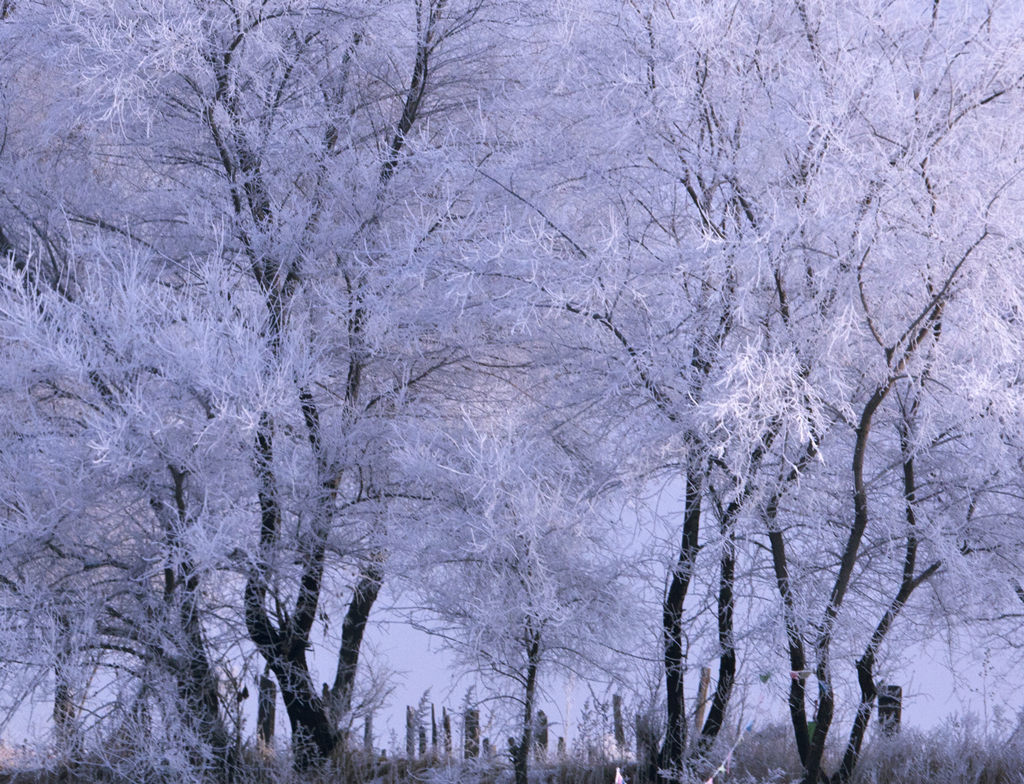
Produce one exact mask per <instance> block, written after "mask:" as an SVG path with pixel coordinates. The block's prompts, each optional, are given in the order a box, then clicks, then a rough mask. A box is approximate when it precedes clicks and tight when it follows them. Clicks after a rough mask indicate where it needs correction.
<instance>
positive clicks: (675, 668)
mask: <svg viewBox="0 0 1024 784" xmlns="http://www.w3.org/2000/svg"><path fill="white" fill-rule="evenodd" d="M702 491H703V472H702V470H701V466H700V465H699V464H698V463H697V461H695V460H693V459H692V458H691V460H690V462H689V465H688V466H687V472H686V501H685V509H684V516H683V535H682V542H681V544H680V548H679V558H678V560H677V562H676V565H675V567H674V568H673V570H672V579H671V582H670V584H669V589H668V593H667V594H666V595H665V600H664V604H663V605H662V641H663V646H664V666H665V691H666V697H667V703H666V718H667V722H666V729H665V742H664V745H663V746H662V748H661V760H660V764H661V767H662V768H663V769H665V770H666V771H679V770H681V769H682V767H683V761H684V759H683V758H684V755H685V753H686V701H685V696H686V695H685V690H684V684H683V676H684V675H685V673H686V661H685V653H684V649H683V602H684V601H685V599H686V593H687V591H688V590H689V587H690V578H691V577H692V576H693V569H694V563H695V562H696V560H697V551H698V548H699V545H698V535H699V533H700V513H701V501H702V495H703V493H702Z"/></svg>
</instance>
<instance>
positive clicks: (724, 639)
mask: <svg viewBox="0 0 1024 784" xmlns="http://www.w3.org/2000/svg"><path fill="white" fill-rule="evenodd" d="M738 514H739V505H738V504H736V503H734V504H730V505H729V507H728V509H727V510H726V513H725V514H724V515H723V516H722V537H723V543H722V559H721V564H720V572H719V580H718V650H719V659H718V681H717V682H716V684H715V694H714V696H713V697H712V698H711V707H710V708H709V710H708V717H707V720H706V721H705V722H704V727H703V728H702V729H701V731H700V740H699V742H698V746H697V753H698V754H701V755H703V754H706V753H707V752H709V751H710V750H711V747H712V746H713V745H714V743H715V740H716V739H717V738H718V733H719V732H720V731H721V729H722V726H723V724H724V723H725V711H726V709H727V708H728V707H729V699H730V697H731V696H732V687H733V684H734V683H735V681H736V641H735V637H734V633H733V614H734V608H735V583H736V531H735V525H734V523H735V519H736V516H737V515H738Z"/></svg>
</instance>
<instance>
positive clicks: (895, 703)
mask: <svg viewBox="0 0 1024 784" xmlns="http://www.w3.org/2000/svg"><path fill="white" fill-rule="evenodd" d="M902 719H903V688H902V687H901V686H889V685H885V686H881V687H880V688H879V689H878V723H879V724H880V725H881V727H882V732H883V733H885V734H886V735H889V736H892V735H895V734H896V733H897V732H899V731H900V722H901V721H902Z"/></svg>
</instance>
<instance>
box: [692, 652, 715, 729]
mask: <svg viewBox="0 0 1024 784" xmlns="http://www.w3.org/2000/svg"><path fill="white" fill-rule="evenodd" d="M710 685H711V668H710V667H701V668H700V687H699V688H698V689H697V711H696V713H695V714H694V717H693V728H694V730H696V732H697V734H700V731H701V729H703V727H704V711H705V710H707V707H708V687H709V686H710Z"/></svg>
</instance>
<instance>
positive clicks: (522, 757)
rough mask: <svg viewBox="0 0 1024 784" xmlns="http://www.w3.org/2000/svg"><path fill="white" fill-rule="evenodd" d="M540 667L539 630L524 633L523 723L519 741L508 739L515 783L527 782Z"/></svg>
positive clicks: (524, 783) (527, 783)
mask: <svg viewBox="0 0 1024 784" xmlns="http://www.w3.org/2000/svg"><path fill="white" fill-rule="evenodd" d="M539 667H540V631H539V630H537V629H533V628H529V629H527V633H526V680H525V683H524V686H525V689H524V694H523V724H522V728H521V731H520V736H519V741H518V742H514V741H510V746H511V748H510V749H509V751H510V753H511V756H512V769H513V771H514V773H515V783H516V784H529V773H530V749H531V748H532V746H533V721H534V716H533V708H534V703H535V701H536V697H537V671H538V669H539Z"/></svg>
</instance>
